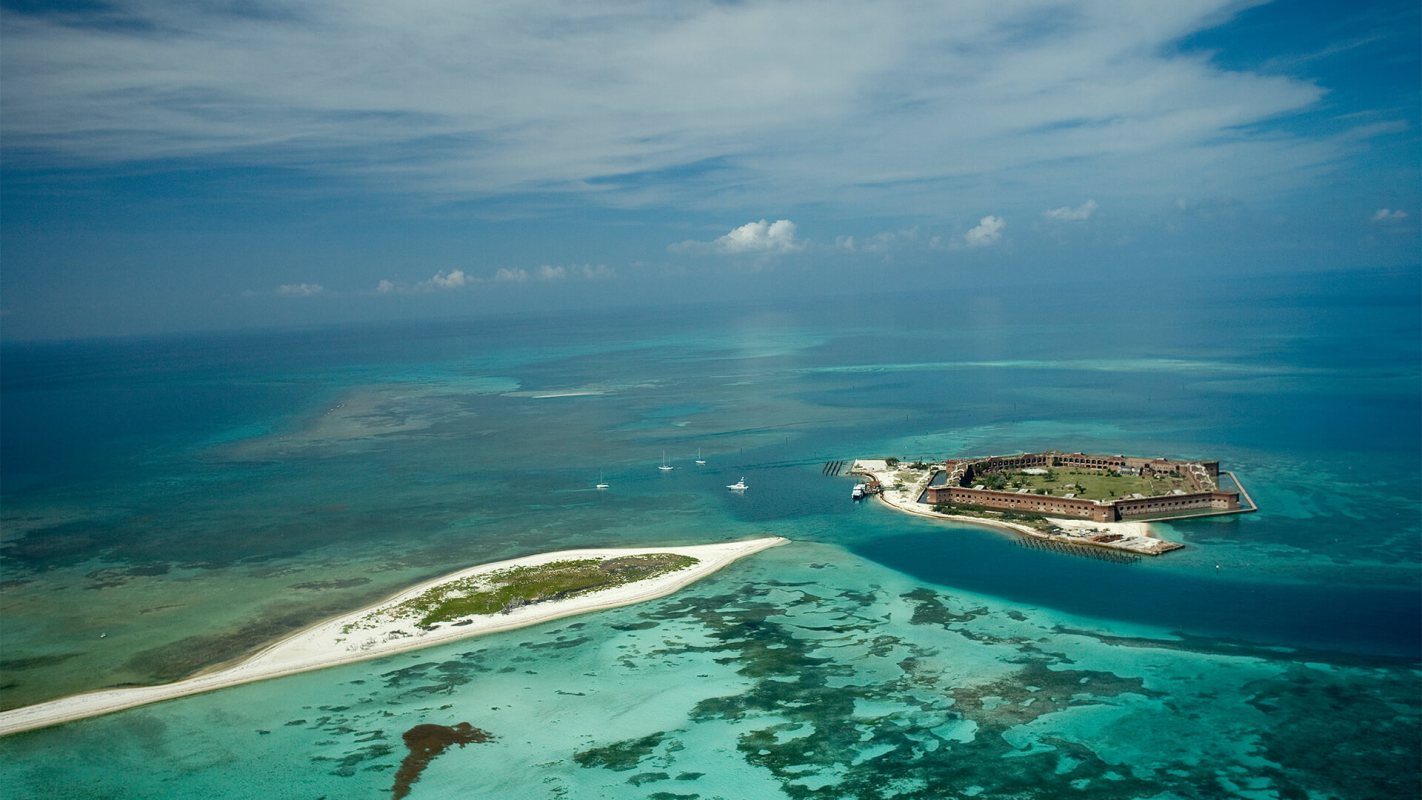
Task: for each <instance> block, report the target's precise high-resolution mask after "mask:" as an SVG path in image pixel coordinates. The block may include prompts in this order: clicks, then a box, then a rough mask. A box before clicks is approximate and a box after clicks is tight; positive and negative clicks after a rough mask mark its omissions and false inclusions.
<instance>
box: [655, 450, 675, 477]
mask: <svg viewBox="0 0 1422 800" xmlns="http://www.w3.org/2000/svg"><path fill="white" fill-rule="evenodd" d="M657 469H659V470H661V471H662V472H671V471H672V470H674V469H676V467H673V466H672V465H671V464H668V463H667V451H665V450H663V451H662V465H661V466H660V467H657Z"/></svg>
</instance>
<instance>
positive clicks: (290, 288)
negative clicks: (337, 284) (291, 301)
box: [276, 283, 326, 297]
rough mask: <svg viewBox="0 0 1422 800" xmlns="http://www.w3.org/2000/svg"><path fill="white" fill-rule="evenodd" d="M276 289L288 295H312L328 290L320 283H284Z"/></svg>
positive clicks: (280, 293) (281, 293)
mask: <svg viewBox="0 0 1422 800" xmlns="http://www.w3.org/2000/svg"><path fill="white" fill-rule="evenodd" d="M276 291H277V294H279V295H284V296H286V297H310V296H312V295H314V294H320V293H322V292H324V291H326V287H324V286H322V285H321V284H319V283H283V284H282V285H281V286H278V287H277V290H276Z"/></svg>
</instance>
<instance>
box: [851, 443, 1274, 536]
mask: <svg viewBox="0 0 1422 800" xmlns="http://www.w3.org/2000/svg"><path fill="white" fill-rule="evenodd" d="M850 472H851V474H855V475H860V476H864V477H866V478H868V481H867V482H866V483H863V484H860V485H858V486H856V487H855V497H856V498H858V497H860V496H862V495H864V494H871V495H878V496H879V498H880V499H881V500H883V501H884V502H885V503H886V504H887V505H889V506H891V507H893V508H895V509H898V510H900V511H905V512H908V513H912V514H918V515H921V516H927V517H937V518H941V519H952V520H957V521H960V522H969V523H975V524H985V525H990V526H993V527H998V528H1005V529H1007V530H1011V531H1015V532H1017V533H1021V534H1025V535H1026V536H1029V537H1031V538H1032V539H1034V540H1038V541H1044V542H1049V543H1054V544H1058V545H1062V546H1068V547H1077V546H1080V547H1085V548H1100V549H1104V550H1107V551H1114V552H1120V553H1128V554H1136V555H1152V556H1154V555H1160V554H1162V553H1166V552H1169V551H1171V550H1177V549H1179V548H1181V547H1184V545H1183V544H1181V543H1179V542H1171V541H1166V540H1164V539H1161V538H1160V537H1159V536H1158V535H1156V532H1155V531H1154V529H1152V528H1151V526H1150V521H1152V520H1167V519H1185V518H1190V517H1202V516H1218V515H1221V514H1240V513H1246V512H1250V511H1256V510H1258V506H1256V505H1255V504H1254V501H1253V499H1251V498H1250V497H1249V493H1248V492H1247V491H1245V489H1244V486H1243V484H1241V483H1240V482H1239V478H1238V477H1236V476H1235V475H1234V473H1232V472H1227V471H1221V470H1220V468H1219V462H1218V461H1189V460H1184V461H1181V460H1172V459H1168V458H1140V457H1134V456H1124V455H1099V454H1090V453H1081V452H1075V453H1067V452H1063V451H1060V450H1048V451H1043V452H1038V453H1018V454H1014V455H1000V456H977V457H958V458H948V459H944V460H943V461H935V462H932V463H926V462H923V461H914V462H903V461H900V460H899V459H897V458H885V459H858V460H856V461H855V462H854V464H853V465H852V467H851V468H850ZM1221 475H1225V476H1226V477H1228V479H1229V481H1230V482H1231V483H1232V484H1233V486H1234V488H1233V489H1227V488H1222V487H1221V485H1220V476H1221ZM1241 496H1242V497H1243V498H1244V501H1245V502H1244V503H1241V502H1240V498H1241Z"/></svg>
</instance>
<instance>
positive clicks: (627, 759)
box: [573, 731, 667, 771]
mask: <svg viewBox="0 0 1422 800" xmlns="http://www.w3.org/2000/svg"><path fill="white" fill-rule="evenodd" d="M666 735H667V734H666V732H665V731H663V732H660V733H653V734H650V735H648V736H643V737H640V738H637V739H625V740H623V741H620V742H613V743H612V744H609V745H605V746H603V747H592V748H589V749H587V750H579V751H578V752H576V753H574V754H573V760H574V761H576V762H578V764H579V765H581V766H584V767H602V768H603V769H611V770H617V771H622V770H629V769H632V768H633V767H636V766H637V765H638V764H640V763H642V760H643V759H645V758H647V757H648V756H650V755H651V754H652V751H653V750H655V749H656V748H657V745H659V744H661V743H662V740H663V739H665V738H666Z"/></svg>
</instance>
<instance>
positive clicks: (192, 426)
mask: <svg viewBox="0 0 1422 800" xmlns="http://www.w3.org/2000/svg"><path fill="white" fill-rule="evenodd" d="M1418 297H1419V281H1418V276H1417V273H1416V271H1415V270H1414V271H1409V272H1405V273H1388V274H1383V273H1370V274H1366V275H1352V276H1337V275H1321V276H1307V277H1297V278H1289V279H1278V278H1275V279H1270V280H1263V279H1243V280H1236V281H1233V282H1221V283H1211V284H1207V285H1198V284H1180V285H1177V286H1172V287H1169V288H1168V290H1159V291H1153V292H1146V291H1144V290H1141V289H1133V288H1132V287H1121V286H1081V287H1073V286H1058V287H1047V288H1042V289H1012V290H1003V291H1000V292H994V291H989V290H981V291H975V292H970V293H963V294H954V293H953V292H952V291H951V290H950V291H945V292H943V293H942V294H941V295H934V296H932V297H928V296H924V295H922V294H919V295H914V296H905V297H894V296H882V295H864V296H860V297H852V298H841V299H838V300H834V301H828V302H819V303H815V304H805V305H786V306H769V305H755V304H748V305H745V306H741V307H734V308H732V307H692V306H687V307H678V308H675V309H668V310H663V311H659V312H656V313H646V312H639V313H636V314H628V313H620V314H616V315H605V316H598V315H561V316H551V315H550V316H545V317H539V316H528V317H518V318H513V317H510V318H503V319H498V320H482V321H447V322H427V323H418V324H416V323H408V324H400V325H393V324H392V325H378V326H377V325H372V326H363V327H352V328H344V329H334V328H324V329H312V330H291V331H279V332H265V333H247V334H224V335H202V336H191V337H167V338H155V339H145V340H122V341H90V342H75V343H62V344H61V343H51V344H26V345H8V346H6V347H5V348H4V351H3V354H0V356H3V357H2V358H0V389H3V394H0V436H2V437H3V441H2V442H0V444H3V457H0V491H3V498H0V499H3V509H2V510H0V514H3V520H2V521H3V525H0V614H3V616H0V622H3V627H0V644H3V648H0V705H3V706H4V707H6V708H10V707H15V706H18V705H24V704H27V703H30V702H35V701H39V700H43V699H47V698H52V697H57V696H61V695H64V694H69V693H73V692H77V691H83V690H87V689H94V688H99V687H102V686H113V685H121V684H125V683H148V682H157V681H164V680H171V679H174V678H177V677H181V676H183V675H186V674H189V673H191V672H192V671H194V670H197V669H201V668H203V667H206V666H211V665H213V664H217V663H222V662H224V661H228V660H232V659H236V658H240V657H241V656H242V655H243V654H245V653H249V652H251V651H252V650H253V649H254V648H257V647H260V646H261V645H262V643H264V642H268V641H271V640H272V639H274V638H276V637H279V636H281V635H282V634H283V633H285V632H289V631H292V630H295V629H297V628H299V627H302V626H303V625H306V624H309V623H311V622H313V621H315V620H318V619H321V618H323V617H326V616H329V615H332V614H336V613H340V612H342V611H344V610H349V609H351V608H354V607H358V606H360V605H363V604H365V603H368V602H371V601H373V600H375V599H378V598H380V597H381V596H383V595H386V594H388V593H390V592H392V591H394V590H396V589H398V588H400V587H402V586H404V585H407V584H409V583H413V582H415V581H417V580H420V579H423V578H427V577H430V576H433V575H438V574H441V573H444V572H449V571H452V570H454V569H457V568H460V567H463V566H467V565H470V564H476V563H480V562H485V561H491V560H496V559H500V558H507V557H511V556H516V555H521V554H526V553H531V552H538V551H545V550H553V549H563V548H569V547H579V546H597V545H609V546H632V545H638V544H647V545H650V544H683V543H685V544H689V543H699V542H711V541H721V540H726V539H736V538H745V537H751V536H758V535H765V534H777V535H781V536H786V537H788V538H790V539H792V540H794V543H793V544H791V545H789V546H786V547H782V548H777V549H775V550H771V551H767V552H765V553H762V554H759V555H757V556H754V557H752V558H750V559H748V560H746V561H743V562H740V563H738V564H737V565H735V566H733V567H731V568H729V569H727V570H725V571H723V572H722V573H719V574H717V575H716V576H714V577H713V578H711V579H709V580H707V581H705V582H703V583H700V584H698V585H696V586H693V587H691V588H689V589H687V590H685V591H683V592H680V593H678V594H677V595H675V596H673V597H670V598H666V599H663V600H660V601H655V602H652V603H647V604H644V605H639V606H634V607H629V608H624V609H619V610H615V611H610V612H605V613H599V614H596V615H591V616H584V617H580V618H574V619H570V620H562V621H558V622H554V623H550V624H547V625H544V626H539V627H534V628H529V629H524V630H521V631H516V632H512V633H508V634H502V635H498V636H494V637H489V638H484V639H475V640H469V641H465V642H461V643H455V644H452V645H447V646H442V647H436V648H430V649H427V650H424V651H420V652H416V653H407V654H404V655H400V656H394V657H391V658H387V659H381V660H374V661H370V662H365V663H361V664H356V665H350V666H346V667H340V668H336V669H331V670H327V671H323V672H319V673H311V674H306V675H301V676H296V677H292V678H288V679H282V680H275V681H268V682H264V683H260V684H254V685H249V686H245V687H238V688H235V689H231V690H227V691H223V692H217V693H213V694H209V695H204V696H199V697H193V698H188V699H183V700H178V701H172V702H168V703H164V704H160V705H155V706H150V707H146V708H141V709H135V710H132V711H128V712H123V713H119V714H114V715H111V716H108V717H103V718H97V719H92V720H86V721H81V722H77V723H71V724H68V725H63V726H59V727H55V728H52V729H48V730H43V731H37V732H33V733H28V734H21V735H17V736H12V737H7V738H5V739H0V786H3V787H5V790H6V795H7V796H16V797H21V796H25V797H55V798H65V797H74V798H79V797H85V798H88V797H100V798H129V797H133V798H140V797H143V798H146V797H199V796H210V797H252V798H259V797H260V798H267V797H291V798H320V797H328V798H346V797H392V796H395V797H399V796H408V797H412V798H420V797H455V796H500V797H512V798H524V797H527V798H603V797H606V798H624V797H626V798H706V799H708V800H709V799H710V798H762V797H764V798H778V797H785V798H841V797H846V798H890V797H900V798H939V797H988V798H1005V797H1062V796H1082V797H1092V798H1098V797H1103V798H1116V797H1120V798H1147V797H1160V798H1196V797H1200V798H1204V797H1247V798H1295V797H1298V798H1304V797H1309V798H1314V797H1317V798H1329V797H1337V798H1355V797H1356V798H1370V797H1416V796H1418V794H1419V792H1422V778H1419V769H1418V763H1419V758H1420V757H1422V738H1419V737H1422V734H1419V730H1422V725H1419V715H1422V680H1419V672H1418V669H1419V662H1422V580H1419V564H1422V536H1419V517H1422V481H1419V474H1422V472H1419V467H1420V466H1422V464H1419V452H1420V451H1422V444H1420V443H1422V401H1419V396H1422V391H1419V386H1422V377H1419V366H1420V365H1422V354H1419V342H1422V319H1419V317H1422V312H1419V303H1418ZM1052 447H1055V448H1062V449H1068V450H1083V451H1099V452H1109V453H1117V452H1123V453H1136V454H1142V455H1168V456H1175V457H1207V458H1218V459H1220V460H1221V461H1222V462H1223V464H1224V466H1225V467H1226V468H1228V469H1233V470H1235V471H1237V473H1238V474H1239V476H1240V478H1241V479H1242V480H1243V481H1244V482H1245V485H1246V486H1247V488H1248V489H1249V491H1250V493H1251V494H1252V495H1253V496H1254V498H1255V500H1256V501H1257V502H1258V503H1259V504H1260V506H1261V508H1262V511H1261V512H1260V513H1258V514H1252V515H1241V516H1235V517H1223V518H1215V519H1202V520H1194V521H1181V522H1176V523H1173V524H1167V525H1162V526H1161V530H1162V533H1163V534H1164V535H1166V536H1168V537H1171V538H1175V539H1178V540H1179V541H1183V542H1185V543H1186V544H1187V545H1188V546H1187V547H1186V548H1185V549H1184V550H1181V551H1178V552H1175V553H1171V554H1169V555H1167V556H1165V557H1162V558H1158V559H1147V560H1142V561H1140V562H1137V563H1135V564H1130V565H1121V564H1111V563H1104V562H1101V561H1096V560H1091V559H1084V558H1078V557H1072V556H1067V555H1061V554H1056V553H1051V552H1043V551H1040V550H1035V549H1031V548H1026V547H1021V546H1019V545H1018V543H1017V542H1016V540H1015V539H1014V538H1013V537H1011V536H1008V535H1005V534H1002V533H999V532H996V531H992V530H987V529H980V528H972V527H961V526H954V525H947V524H939V523H934V522H931V521H925V520H920V519H913V518H908V517H905V516H903V515H900V514H896V513H894V512H891V511H889V510H887V509H885V508H883V507H882V506H879V505H878V504H875V503H865V504H860V505H855V504H853V503H851V502H850V499H849V490H850V487H851V485H852V483H853V481H852V480H851V479H849V478H847V477H838V478H835V477H828V476H826V475H824V474H823V465H824V464H825V463H826V462H828V461H832V460H838V459H850V458H854V457H856V456H882V455H899V456H908V457H944V456H948V455H953V454H962V453H986V452H992V453H1002V452H1012V451H1019V450H1024V449H1042V448H1052ZM698 450H699V451H700V452H701V454H702V456H703V457H704V458H705V459H706V461H707V462H708V463H707V464H706V465H705V466H697V465H696V464H694V462H693V459H694V458H695V455H696V453H697V452H698ZM663 451H665V452H666V454H667V456H668V458H669V459H670V460H671V461H672V463H673V464H674V465H675V466H676V467H677V469H676V470H674V471H672V472H671V473H665V474H664V473H661V472H659V471H658V470H657V469H656V467H657V465H658V464H659V463H660V462H661V458H662V453H663ZM742 475H744V476H745V479H746V482H747V483H749V484H750V486H751V489H750V490H749V491H748V492H746V493H745V494H744V495H739V494H733V493H730V492H727V491H726V490H725V489H724V486H725V484H728V483H731V482H733V481H735V480H736V478H738V477H740V476H742ZM599 476H602V477H604V479H605V480H606V481H607V482H608V483H610V484H611V489H610V490H609V491H607V492H597V491H595V490H594V489H593V488H592V487H593V484H594V483H596V482H597V480H598V478H599ZM101 637H102V638H101ZM461 724H467V726H469V727H468V728H461V727H459V726H461ZM430 726H436V727H430ZM469 729H477V732H482V733H483V734H484V735H474V736H469V737H466V738H464V739H459V738H458V736H457V734H458V732H459V731H467V730H469ZM432 732H433V733H432ZM431 736H433V738H430V737H431ZM441 736H443V737H446V738H444V739H441V738H440V737H441ZM422 737H424V738H422ZM451 737H452V738H451ZM431 742H434V744H431ZM461 742H462V743H461ZM412 753H414V754H416V755H418V754H419V753H423V755H424V758H423V759H420V758H417V757H415V756H412Z"/></svg>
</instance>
